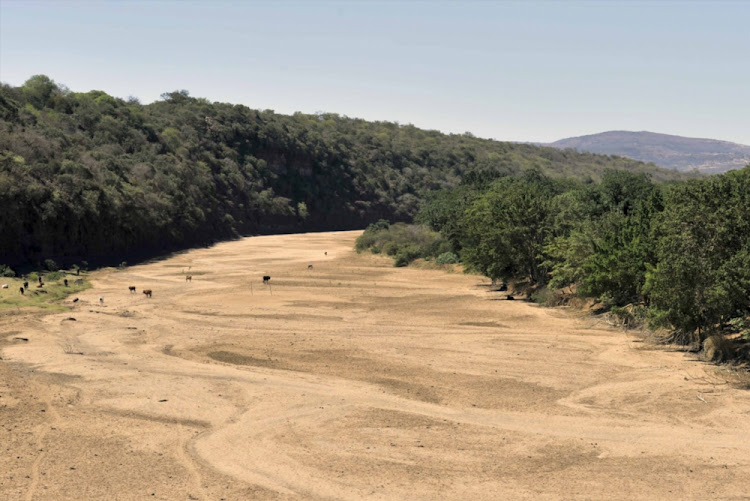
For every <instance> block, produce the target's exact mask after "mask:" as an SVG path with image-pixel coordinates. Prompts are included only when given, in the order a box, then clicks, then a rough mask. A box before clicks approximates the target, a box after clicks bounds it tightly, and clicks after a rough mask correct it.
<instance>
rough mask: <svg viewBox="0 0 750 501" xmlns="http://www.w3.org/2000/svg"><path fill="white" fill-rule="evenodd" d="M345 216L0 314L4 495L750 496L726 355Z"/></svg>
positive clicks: (743, 411)
mask: <svg viewBox="0 0 750 501" xmlns="http://www.w3.org/2000/svg"><path fill="white" fill-rule="evenodd" d="M358 234H359V232H343V233H321V234H306V235H282V236H268V237H255V238H248V239H244V240H241V241H237V242H230V243H223V244H219V245H216V246H215V247H212V248H210V249H201V250H195V251H190V252H186V253H183V254H179V255H175V256H173V257H170V258H168V259H164V260H161V261H156V262H153V263H150V264H145V265H141V266H133V267H129V268H126V269H124V270H114V269H110V270H102V271H99V272H96V273H94V274H92V277H91V278H92V279H93V284H94V287H93V288H92V289H89V290H87V291H83V292H80V293H79V294H78V296H79V297H80V301H79V302H78V303H75V304H73V303H71V302H68V305H69V306H70V311H66V312H64V313H59V314H48V315H40V314H38V313H23V312H21V313H17V312H16V313H14V314H6V315H5V316H3V317H1V318H0V332H1V333H2V334H0V350H1V351H0V357H2V360H0V499H8V500H27V501H28V500H74V499H86V500H89V499H108V500H111V499H116V500H130V499H163V500H191V499H192V500H195V499H200V500H221V499H225V500H244V499H253V500H287V499H289V500H292V499H294V500H298V499H363V498H366V499H375V500H377V499H408V500H433V499H457V500H458V499H479V500H481V499H487V500H490V499H492V500H495V499H535V500H540V499H542V500H543V499H607V500H610V499H733V500H737V499H750V481H749V480H748V479H750V393H748V392H747V391H746V390H742V389H738V388H736V387H735V386H733V385H731V384H728V383H727V379H728V378H727V377H726V376H725V375H724V374H723V373H722V371H721V370H719V369H717V368H716V367H715V366H712V365H708V364H705V363H703V362H699V361H697V360H696V359H695V356H694V355H690V354H685V353H680V352H670V351H668V350H652V349H640V348H641V347H643V346H644V345H643V343H639V342H638V340H637V339H635V338H633V337H629V336H628V335H627V334H625V333H624V332H622V331H617V330H613V329H610V328H608V327H607V326H605V325H601V324H599V323H597V321H596V320H595V319H593V318H590V317H588V318H576V316H575V315H573V314H572V313H569V312H568V311H566V310H562V309H546V308H541V307H537V306H535V305H532V304H529V303H526V302H522V301H504V300H499V299H500V298H502V297H503V293H499V292H492V291H491V290H490V287H489V283H488V282H487V281H485V280H483V279H481V278H479V277H476V276H468V275H463V274H459V273H452V274H451V273H445V272H442V271H439V270H429V269H408V268H407V269H405V268H393V267H392V265H391V261H390V260H389V259H384V258H381V257H378V256H372V255H364V254H363V255H357V254H356V253H354V252H353V251H352V247H353V244H354V239H355V238H356V236H357V235H358ZM325 252H327V255H325V254H324V253H325ZM309 264H312V265H313V269H311V270H308V265H309ZM185 274H190V275H192V277H193V279H192V282H188V283H186V282H185V278H184V276H185ZM263 275H270V276H271V277H272V278H271V281H270V283H269V285H264V284H263V283H262V276H263ZM130 285H134V286H136V287H137V293H136V294H131V293H130V292H129V291H128V286H130ZM143 289H151V290H153V297H152V298H147V297H146V296H145V295H143V294H142V293H141V290H143ZM99 297H102V298H103V299H104V301H103V303H100V301H99ZM70 317H73V318H75V319H76V320H75V321H72V320H69V318H70ZM18 338H26V339H28V341H23V340H22V339H18Z"/></svg>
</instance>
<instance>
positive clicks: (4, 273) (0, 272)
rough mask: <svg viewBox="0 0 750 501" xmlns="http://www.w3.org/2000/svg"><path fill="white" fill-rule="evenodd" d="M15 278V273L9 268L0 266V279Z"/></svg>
mask: <svg viewBox="0 0 750 501" xmlns="http://www.w3.org/2000/svg"><path fill="white" fill-rule="evenodd" d="M15 276H16V272H15V271H13V270H12V269H10V267H9V266H5V265H4V264H0V277H15Z"/></svg>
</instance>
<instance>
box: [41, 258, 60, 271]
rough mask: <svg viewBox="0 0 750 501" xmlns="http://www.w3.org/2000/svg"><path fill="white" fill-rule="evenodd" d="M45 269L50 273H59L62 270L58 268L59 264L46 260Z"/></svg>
mask: <svg viewBox="0 0 750 501" xmlns="http://www.w3.org/2000/svg"><path fill="white" fill-rule="evenodd" d="M44 269H45V270H48V271H57V270H59V269H60V267H59V266H57V263H56V262H55V261H54V260H52V259H45V260H44Z"/></svg>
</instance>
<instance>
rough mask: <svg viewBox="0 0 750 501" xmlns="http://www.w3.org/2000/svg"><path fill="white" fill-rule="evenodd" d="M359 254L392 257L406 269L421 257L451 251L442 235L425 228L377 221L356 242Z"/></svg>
mask: <svg viewBox="0 0 750 501" xmlns="http://www.w3.org/2000/svg"><path fill="white" fill-rule="evenodd" d="M355 248H356V249H357V251H358V252H360V251H363V250H370V251H372V252H374V253H376V254H377V253H383V254H386V255H388V256H393V257H394V258H395V259H394V264H395V266H407V265H408V264H409V263H411V262H412V261H414V260H415V259H418V258H424V259H429V258H434V257H437V256H440V255H443V254H445V253H446V252H449V249H450V243H448V241H447V240H446V239H445V238H443V237H442V236H441V235H440V233H438V232H435V231H432V230H430V229H429V228H427V227H425V226H422V225H415V224H404V223H395V224H389V223H388V222H386V221H378V222H377V223H374V224H371V225H370V226H369V227H368V228H367V229H366V230H365V231H364V233H362V235H361V236H360V237H359V238H358V239H357V242H356V244H355Z"/></svg>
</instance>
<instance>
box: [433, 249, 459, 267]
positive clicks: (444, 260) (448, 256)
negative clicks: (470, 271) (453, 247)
mask: <svg viewBox="0 0 750 501" xmlns="http://www.w3.org/2000/svg"><path fill="white" fill-rule="evenodd" d="M435 262H436V263H437V264H455V263H457V262H458V256H456V255H455V254H454V253H452V252H450V251H448V252H443V253H442V254H440V255H439V256H438V257H437V259H436V260H435Z"/></svg>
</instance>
